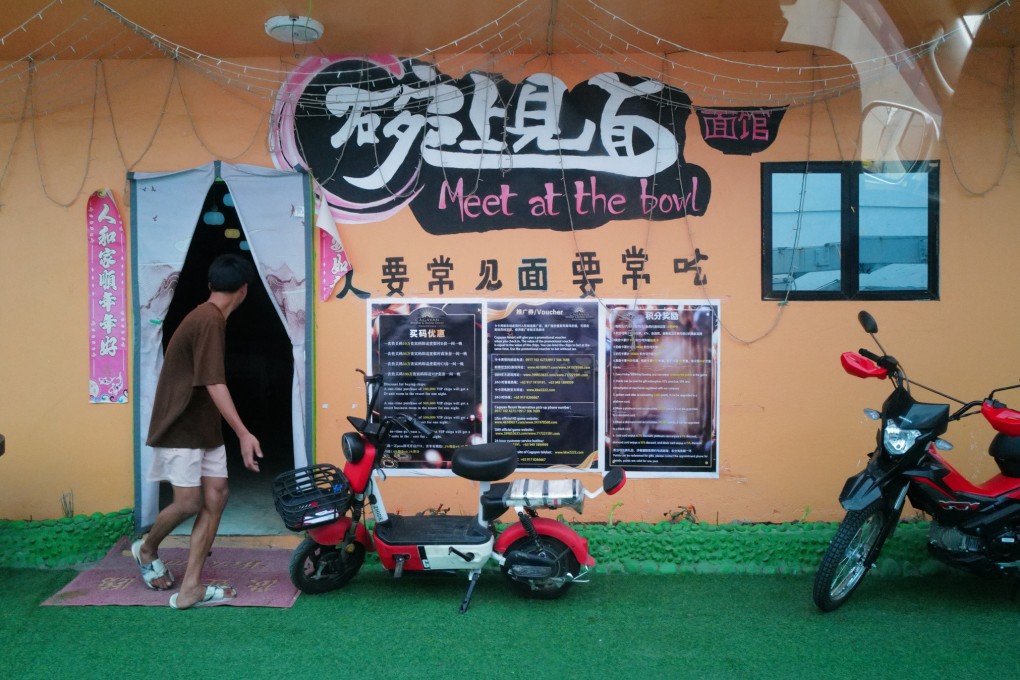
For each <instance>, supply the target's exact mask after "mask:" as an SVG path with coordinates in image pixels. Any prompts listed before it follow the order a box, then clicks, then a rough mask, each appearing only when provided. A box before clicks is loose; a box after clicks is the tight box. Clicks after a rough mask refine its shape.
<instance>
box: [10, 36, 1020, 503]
mask: <svg viewBox="0 0 1020 680" xmlns="http://www.w3.org/2000/svg"><path fill="white" fill-rule="evenodd" d="M797 58H802V57H796V56H790V55H785V56H784V57H783V59H787V60H795V59H797ZM1009 63H1010V59H1009V54H1008V53H1006V52H987V53H980V54H972V55H971V56H970V59H969V60H968V64H967V69H966V70H965V71H964V77H963V80H962V81H961V82H960V83H958V84H957V89H956V94H955V96H953V97H952V98H946V99H945V100H944V101H943V106H944V110H945V119H944V124H945V126H944V132H943V136H942V138H941V140H940V143H939V147H938V156H939V158H940V159H941V160H942V182H941V185H942V186H941V197H942V203H941V226H940V240H941V245H940V254H941V263H940V276H941V292H942V299H941V300H940V301H938V302H879V303H866V304H862V303H854V302H793V303H790V304H789V305H787V306H785V307H782V308H780V306H778V305H777V304H776V303H775V302H763V301H762V300H761V290H760V280H761V273H760V254H761V215H760V176H759V171H760V163H761V162H767V161H782V160H804V159H805V157H806V155H808V154H809V156H810V159H811V160H818V161H821V160H841V159H843V160H850V159H853V158H854V156H855V151H854V149H855V145H856V141H857V128H858V125H859V123H860V116H859V108H860V101H859V98H858V97H857V96H856V94H853V93H851V94H847V95H844V96H842V97H839V98H837V99H834V100H831V101H828V102H817V103H815V104H814V105H813V106H799V107H795V108H792V109H791V110H790V111H789V112H788V113H787V116H786V118H785V120H784V122H783V125H782V127H781V131H780V135H779V138H778V140H777V142H776V143H775V144H774V145H773V146H772V147H771V148H770V149H769V150H768V151H766V152H765V153H762V154H759V155H756V156H751V157H743V156H723V155H721V154H720V153H718V152H716V151H714V150H712V149H710V148H708V147H707V146H706V145H705V143H704V142H703V141H702V140H701V138H700V135H699V134H698V132H697V127H696V124H694V122H693V121H689V122H688V128H687V130H688V137H687V145H686V148H685V157H686V158H687V160H689V161H690V162H693V163H697V164H698V165H701V166H702V167H704V168H705V169H706V170H707V172H708V174H709V175H710V177H711V178H712V182H713V188H712V201H711V206H710V208H709V211H708V214H707V215H706V216H704V217H700V218H691V219H689V220H676V221H671V222H661V223H647V222H640V221H630V222H619V223H612V224H609V225H606V226H604V227H601V228H598V229H594V230H588V231H583V232H578V233H577V234H571V233H554V232H539V231H534V230H527V231H523V230H514V231H505V232H502V233H487V234H465V235H458V236H430V235H428V234H426V233H425V232H424V231H423V230H422V229H421V228H420V227H419V226H418V225H417V224H416V222H415V220H414V219H413V217H412V215H411V213H410V211H408V210H404V211H402V212H401V213H399V214H398V215H396V216H395V217H394V218H392V219H390V220H388V221H386V222H383V223H376V224H367V225H339V228H340V232H341V235H342V238H343V240H344V243H345V245H346V247H347V249H348V252H349V253H350V256H351V259H352V262H353V264H354V266H355V269H356V272H357V273H356V283H357V285H358V286H359V287H360V288H363V289H366V290H369V291H370V292H372V293H373V294H374V295H376V296H380V297H381V296H384V295H385V287H384V286H383V285H382V284H381V283H380V278H381V275H380V271H381V269H380V268H381V264H382V262H383V259H384V258H385V257H387V256H393V255H402V256H404V257H405V260H406V262H407V264H408V267H409V270H410V272H411V282H410V283H409V284H408V286H407V287H406V288H405V292H406V294H407V296H408V297H414V296H421V297H429V291H428V289H427V283H428V280H429V277H428V273H427V270H426V269H425V266H426V264H427V262H428V261H430V260H431V258H432V257H435V256H437V255H439V254H443V255H447V256H449V257H451V258H452V259H453V260H454V261H455V262H456V263H457V268H456V269H455V270H454V273H453V281H454V285H455V289H454V291H453V292H452V293H450V295H451V296H457V297H466V298H470V297H475V296H477V295H478V293H477V292H476V291H475V290H474V286H475V285H476V284H477V282H478V275H477V274H478V272H477V263H478V261H479V260H480V259H482V258H483V257H498V258H499V260H500V263H501V265H500V266H501V273H502V275H503V278H504V280H507V279H510V280H511V281H512V276H508V273H509V272H512V271H515V270H516V266H517V265H518V264H519V263H520V261H521V259H523V258H527V257H536V256H539V257H547V258H548V259H549V273H550V285H549V291H548V297H550V298H555V297H560V298H562V297H566V298H573V297H577V289H576V287H575V286H573V285H572V284H571V281H570V278H571V277H570V261H571V260H572V259H573V256H574V253H575V252H577V250H579V249H585V250H595V251H597V252H598V253H599V255H600V257H601V259H602V262H603V268H604V272H605V274H606V276H605V279H606V280H605V283H604V284H603V285H602V286H601V287H600V293H601V294H602V296H604V297H606V298H613V297H625V298H626V297H633V291H632V290H630V288H629V286H628V287H624V286H622V285H621V284H620V279H619V274H620V272H617V271H616V270H615V269H613V265H612V264H611V263H612V262H613V260H614V259H618V255H617V254H618V253H622V252H623V251H624V250H625V249H626V248H628V247H630V246H632V245H638V246H643V247H645V248H646V250H648V251H649V252H650V253H652V258H651V261H650V263H649V269H648V272H649V273H650V274H651V276H652V283H651V284H650V285H649V286H647V287H645V288H643V289H642V290H641V292H640V295H641V297H643V298H666V299H701V298H703V297H705V296H708V297H711V298H717V299H719V300H721V303H722V322H723V324H724V326H725V331H724V333H723V336H722V348H721V357H720V358H721V382H720V390H719V393H720V398H721V409H720V448H719V451H720V477H719V479H717V480H706V479H688V480H684V479H680V480H677V479H659V480H645V479H641V480H632V481H631V482H630V483H629V484H628V486H627V487H626V488H625V489H624V490H623V491H622V492H621V494H620V495H618V496H616V497H614V498H613V499H612V501H610V500H608V499H600V500H599V501H598V502H596V503H593V504H590V505H589V512H587V513H586V514H585V516H584V517H583V518H582V519H588V520H591V521H598V520H602V519H604V518H605V513H606V512H607V511H608V508H609V507H610V505H611V504H612V503H615V502H621V503H622V504H623V505H622V506H620V507H619V508H618V509H617V510H616V511H615V517H616V518H617V519H621V520H635V521H636V520H645V521H657V520H659V519H662V517H663V515H664V513H668V512H669V511H670V510H675V509H676V508H677V506H681V505H683V506H686V505H688V504H693V505H694V506H696V508H697V511H698V514H699V516H700V518H701V519H703V520H708V521H714V520H716V519H717V518H718V520H719V521H721V522H726V521H731V520H734V519H741V520H751V521H791V520H796V519H800V518H802V517H804V516H805V515H807V517H809V518H810V519H836V518H837V517H839V516H840V515H841V512H840V510H839V507H838V504H837V502H836V495H837V493H838V491H839V489H840V488H841V485H842V482H843V480H844V479H845V478H846V477H847V476H848V475H849V474H852V473H853V472H854V471H855V470H857V469H859V468H860V467H861V466H862V465H863V463H864V461H865V454H866V452H867V450H868V449H869V447H870V446H871V445H872V443H873V441H874V425H873V424H872V423H870V422H867V421H865V420H864V418H863V416H862V415H861V408H863V407H864V406H873V407H874V406H878V405H879V404H880V402H881V400H882V399H883V398H884V396H885V385H884V384H880V383H877V382H875V381H868V382H865V381H861V380H856V379H853V378H851V377H849V376H847V375H845V374H844V373H843V372H842V371H841V370H840V368H839V362H838V356H839V354H840V353H841V352H843V351H846V350H851V349H856V348H857V347H860V346H862V345H866V344H867V338H866V336H864V334H863V333H862V332H861V331H860V329H859V327H858V326H857V324H856V321H855V316H856V313H857V311H858V310H859V309H861V308H863V307H867V308H868V309H869V310H870V311H872V312H873V313H874V314H875V316H876V317H877V318H878V320H879V323H880V325H881V326H882V338H883V342H884V344H885V345H886V347H887V348H888V349H889V350H890V351H891V352H892V353H894V354H896V355H897V357H898V358H900V359H901V360H902V361H903V362H904V363H905V365H906V366H907V368H908V369H909V370H910V372H911V375H912V377H914V378H916V379H918V380H920V381H921V382H924V383H926V384H931V385H932V386H936V387H939V388H942V389H944V390H946V391H948V392H950V393H951V394H954V395H959V396H961V397H965V398H976V397H978V396H981V395H983V394H985V393H986V392H987V391H988V390H989V389H990V388H991V387H994V386H999V385H1004V384H1011V383H1015V382H1018V380H1017V378H1018V375H1017V370H1016V368H1015V361H1014V359H1013V356H1014V352H1013V351H1014V347H1015V345H1016V338H1017V337H1018V335H1020V313H1018V312H1017V310H1016V306H1015V305H1013V304H1011V298H1012V291H1013V289H1014V288H1016V286H1017V284H1018V273H1017V272H1018V269H1017V266H1016V262H1015V260H1016V256H1017V253H1018V252H1020V248H1018V246H1020V237H1018V235H1017V230H1016V228H1015V221H1016V215H1017V212H1018V208H1020V203H1018V200H1020V199H1018V198H1017V197H1018V196H1020V159H1018V157H1017V153H1018V152H1017V149H1016V146H1015V142H1014V141H1013V140H1012V139H1011V137H1010V130H1011V129H1012V127H1013V126H1016V125H1017V123H1018V121H1016V120H1015V119H1014V120H1012V121H1010V120H1009V117H1010V116H1013V115H1015V114H1014V107H1013V106H1012V105H1009V104H1008V103H1007V102H1004V101H1003V97H1002V95H1001V92H1002V90H1003V87H1004V86H1005V84H1006V83H1007V82H1008V81H1009V78H1008V75H1009V74H1008V73H1007V70H1008V67H1009V66H1008V65H1009ZM262 65H265V66H267V67H268V68H279V65H278V64H276V63H271V64H262ZM498 66H500V70H501V71H502V72H503V73H504V74H505V75H506V76H507V77H508V78H510V79H512V80H515V81H519V80H520V79H521V78H522V77H523V75H526V73H528V72H552V73H554V74H556V75H557V76H559V77H560V78H562V79H563V80H564V81H566V82H567V84H568V85H569V86H572V85H574V84H575V83H576V82H577V81H578V80H580V79H582V78H585V77H588V76H590V75H593V74H594V73H597V72H599V71H600V70H615V69H617V68H619V67H618V66H614V65H611V64H596V63H591V62H590V58H583V59H571V58H570V57H555V58H552V59H551V60H549V59H539V60H535V61H534V62H532V63H530V64H528V65H527V66H525V65H523V63H522V62H507V63H505V64H500V65H498ZM43 68H53V69H54V74H55V75H54V78H52V79H51V80H50V81H49V82H47V83H46V84H45V85H41V86H40V88H39V89H38V90H37V91H36V92H35V94H34V101H35V102H39V103H40V104H44V103H46V102H50V105H49V107H48V112H47V115H45V116H42V117H39V118H38V119H36V120H35V121H34V124H29V123H28V122H26V123H25V124H24V125H23V126H22V127H21V129H20V131H19V132H18V135H17V142H16V144H15V145H14V146H13V149H11V140H13V139H14V138H15V133H16V131H18V125H17V123H16V122H10V121H5V122H0V162H2V159H3V158H6V157H7V153H8V150H9V149H10V150H11V151H12V153H11V155H10V161H9V166H8V169H7V174H6V175H5V176H4V179H3V183H2V186H0V204H2V205H0V253H2V257H3V265H2V267H0V290H2V291H3V297H2V302H0V357H2V359H0V432H3V433H4V434H5V435H6V436H7V454H6V455H5V456H3V457H0V517H3V518H27V517H30V516H31V517H34V518H37V519H39V518H47V517H56V516H59V515H60V511H61V507H60V497H61V494H63V493H65V492H68V491H73V493H74V500H75V507H76V510H77V511H78V512H80V513H81V512H83V513H91V512H97V511H98V512H109V511H114V510H119V509H121V508H124V507H129V506H132V505H133V503H134V501H133V474H134V470H133V451H132V431H133V427H134V423H133V422H132V413H133V412H132V407H131V406H130V405H125V406H117V405H91V404H89V403H88V400H87V386H88V353H87V349H88V318H87V307H86V288H85V283H86V271H87V269H86V266H87V265H86V241H85V229H84V222H85V202H86V199H87V195H88V193H89V192H91V191H93V190H95V189H98V188H101V187H110V188H111V189H112V190H113V192H114V195H115V196H116V198H117V201H118V203H119V204H120V206H121V209H122V211H123V212H124V215H125V221H126V222H127V221H128V219H129V217H128V216H129V214H130V206H129V205H128V197H127V196H126V194H125V190H126V182H125V173H126V172H127V171H128V170H129V169H130V170H136V171H165V170H175V169H182V168H188V167H194V166H197V165H201V164H203V163H206V162H209V161H211V160H214V159H222V160H228V161H230V162H234V163H250V164H256V165H265V166H268V165H271V161H270V159H269V154H268V151H267V148H266V129H267V128H266V123H267V119H268V112H269V110H270V108H271V105H272V102H271V101H269V100H266V99H260V98H256V97H251V96H247V95H241V94H239V93H237V92H235V91H233V90H227V89H224V88H223V87H222V86H220V85H218V84H215V83H212V82H210V81H207V80H204V79H202V78H201V77H200V76H199V75H197V74H196V73H194V72H191V71H189V70H187V69H185V68H181V69H180V70H179V71H178V74H177V75H178V77H179V81H174V82H173V83H172V87H171V88H170V90H169V96H168V97H166V93H167V83H168V82H170V81H169V80H168V78H169V76H170V73H171V69H172V64H171V62H168V61H165V60H144V61H140V62H116V61H115V62H109V63H106V64H105V65H104V66H103V70H102V72H101V74H102V75H103V76H105V77H104V79H105V81H106V82H107V83H109V93H110V96H109V103H108V102H107V98H106V96H105V95H104V94H103V90H102V89H100V90H98V93H99V94H98V96H96V97H95V101H96V107H95V114H94V116H93V113H92V108H93V99H94V97H93V93H94V92H96V90H95V89H94V87H95V86H94V83H95V82H96V81H95V80H94V79H95V78H96V73H97V66H96V64H95V63H93V62H83V63H80V64H67V63H58V64H57V65H55V66H54V65H46V66H44V67H43ZM1013 76H1014V77H1015V76H1016V74H1015V73H1014V74H1013ZM40 82H42V81H40ZM178 83H179V87H178ZM67 92H72V93H78V94H77V95H76V96H74V97H69V96H68V95H67ZM182 92H183V95H184V98H183V99H182V96H181V95H182ZM691 94H692V96H695V99H696V93H691ZM69 99H71V100H73V104H72V105H70V106H63V107H61V108H60V109H59V110H54V109H55V108H56V107H55V106H54V105H53V104H52V103H53V102H58V101H68V100H69ZM164 99H165V101H166V103H165V105H164ZM38 108H39V109H40V110H43V109H46V108H47V107H45V106H42V105H40V106H39V107H38ZM111 109H112V116H111ZM154 130H155V131H156V134H155V137H154V138H152V141H151V146H149V140H150V138H151V137H152V135H153V131H154ZM809 131H810V135H809ZM90 139H91V140H92V142H91V145H90V144H89V140H90ZM86 170H87V172H86ZM0 172H2V170H0ZM83 177H84V182H83ZM79 186H80V187H81V190H80V192H79ZM59 203H69V205H67V206H63V205H59ZM694 247H698V248H700V249H701V251H702V252H703V253H706V254H708V255H709V256H710V260H709V261H708V262H707V263H705V266H706V273H707V275H708V280H709V283H708V286H707V288H705V289H699V288H698V287H695V286H694V285H693V277H691V276H678V275H675V274H673V273H672V259H673V258H674V257H690V256H691V255H692V253H693V249H694ZM504 268H505V269H504ZM614 272H615V274H614ZM511 288H513V286H511ZM500 293H501V295H499V296H498V297H501V298H502V297H514V296H515V293H516V290H515V289H514V290H506V288H504V290H503V291H500ZM315 342H316V355H315V358H316V373H315V389H316V409H315V413H314V416H315V418H316V429H315V434H316V437H317V455H318V458H319V460H324V461H333V462H338V461H339V458H340V454H339V451H338V447H337V444H338V441H339V436H340V434H341V432H343V431H344V430H345V429H346V423H345V417H346V416H347V415H350V414H352V413H353V414H360V413H361V412H362V411H363V408H364V404H363V397H362V394H361V384H360V380H359V377H358V376H357V374H356V373H355V372H354V369H355V368H357V367H362V366H364V363H365V356H366V345H365V343H366V331H365V303H364V302H363V301H360V300H357V299H356V298H353V297H348V298H346V299H340V300H337V299H330V300H328V301H327V302H325V303H319V304H317V305H316V310H315ZM1007 396H1008V395H1007ZM1016 401H1017V404H1020V398H1018V399H1017V400H1016ZM143 427H144V425H143ZM954 432H955V434H954ZM949 439H950V440H951V441H953V442H954V443H955V444H956V450H955V452H953V453H952V454H951V455H950V459H951V460H952V461H954V462H956V463H958V464H959V467H960V469H961V471H962V472H963V473H965V474H967V475H968V476H971V477H972V478H974V479H977V480H978V481H982V480H983V479H984V478H986V477H989V476H991V475H992V474H994V473H995V472H996V471H997V470H996V467H995V464H994V462H993V461H992V460H991V459H990V458H988V457H987V456H986V455H985V454H984V447H985V446H986V444H987V442H988V440H989V439H990V435H989V428H987V427H986V426H983V424H982V423H981V422H980V421H979V420H978V419H971V420H970V421H967V422H965V423H963V424H962V425H960V426H957V427H956V428H954V430H953V431H951V432H950V435H949ZM582 477H583V479H585V481H587V482H588V484H589V485H592V484H594V477H593V476H592V475H590V474H589V475H583V476H582ZM390 485H391V489H390V490H389V491H388V493H387V497H388V498H389V499H390V503H391V504H394V505H396V504H395V502H394V501H395V499H397V498H399V499H400V501H399V509H402V510H404V511H416V510H421V509H424V508H427V507H430V506H435V505H436V503H437V502H438V501H439V500H442V502H443V503H444V504H446V505H451V506H452V507H453V511H454V512H458V511H463V512H469V511H471V510H473V508H474V499H473V498H472V495H471V494H472V489H471V487H470V485H469V484H467V483H465V482H459V481H457V480H425V481H423V480H419V479H407V478H400V479H393V480H391V482H390ZM393 487H395V488H393ZM393 509H397V508H396V507H394V508H393ZM567 516H568V519H573V516H572V515H571V514H570V513H567Z"/></svg>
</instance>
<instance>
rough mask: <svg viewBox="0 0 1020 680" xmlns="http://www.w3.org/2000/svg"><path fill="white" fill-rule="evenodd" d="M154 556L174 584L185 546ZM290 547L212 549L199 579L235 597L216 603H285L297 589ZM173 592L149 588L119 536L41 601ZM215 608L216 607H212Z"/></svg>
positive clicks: (151, 600)
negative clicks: (86, 567) (99, 558)
mask: <svg viewBox="0 0 1020 680" xmlns="http://www.w3.org/2000/svg"><path fill="white" fill-rule="evenodd" d="M159 556H160V558H161V559H162V560H163V564H165V565H166V566H167V568H169V569H170V571H171V572H173V575H174V578H175V579H176V580H177V582H178V583H180V580H181V578H182V577H183V576H184V569H185V566H186V565H187V560H188V550H187V548H162V549H161V550H160V551H159ZM290 556H291V551H290V550H287V549H283V548H277V549H262V548H218V547H216V546H215V545H214V546H213V549H212V555H210V556H209V557H208V558H206V561H205V569H204V570H203V571H202V582H203V583H206V584H209V585H217V586H223V585H229V586H233V587H234V588H235V589H236V590H237V597H236V598H234V599H232V600H229V601H228V602H226V603H224V605H222V606H232V607H291V606H293V604H294V601H295V600H296V599H297V596H298V590H297V588H295V587H294V585H293V584H292V583H291V582H290V575H289V571H288V565H289V563H290ZM175 592H176V588H175V589H174V590H167V591H159V590H149V589H148V588H146V587H145V582H144V581H142V576H141V574H140V573H139V571H138V565H137V564H135V559H134V558H133V557H132V556H131V543H130V541H129V540H128V539H127V538H123V539H121V540H120V541H119V542H118V543H117V544H116V545H115V546H113V548H111V549H110V552H109V553H107V554H106V557H104V558H103V560H102V561H101V562H100V563H99V564H97V565H96V566H95V567H93V568H91V569H89V570H88V571H84V572H82V573H81V574H79V575H78V576H76V577H75V578H74V580H72V581H71V582H70V583H68V584H67V585H66V586H64V587H63V588H61V589H60V591H59V592H58V593H57V594H56V595H54V596H53V597H51V598H49V599H48V600H46V601H45V602H43V605H93V606H104V605H133V606H140V607H167V608H169V606H170V596H171V595H172V594H173V593H175ZM217 606H220V605H217Z"/></svg>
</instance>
